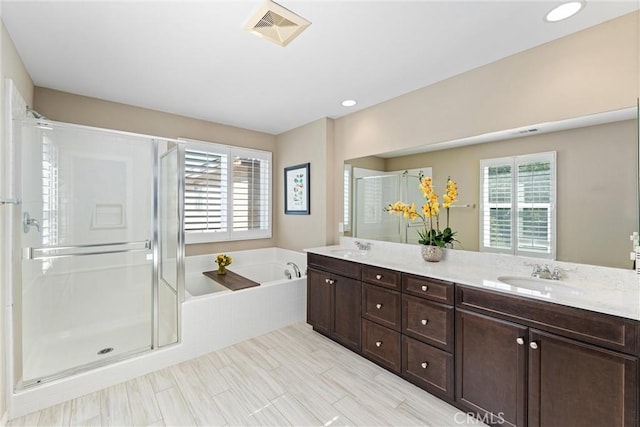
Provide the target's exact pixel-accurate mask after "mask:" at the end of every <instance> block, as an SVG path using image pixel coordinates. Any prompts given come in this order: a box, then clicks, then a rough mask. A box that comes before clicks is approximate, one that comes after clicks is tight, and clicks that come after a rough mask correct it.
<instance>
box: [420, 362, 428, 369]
mask: <svg viewBox="0 0 640 427" xmlns="http://www.w3.org/2000/svg"><path fill="white" fill-rule="evenodd" d="M420 366H422V369H427V368H428V367H429V362H422V363H421V364H420Z"/></svg>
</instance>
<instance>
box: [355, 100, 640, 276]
mask: <svg viewBox="0 0 640 427" xmlns="http://www.w3.org/2000/svg"><path fill="white" fill-rule="evenodd" d="M539 152H555V153H556V190H557V195H556V201H555V203H556V206H555V210H556V224H557V226H556V229H555V230H554V231H555V239H556V241H555V245H556V256H555V257H554V258H555V259H557V260H562V261H571V262H578V263H584V264H595V265H602V266H610V267H618V268H633V262H632V261H631V260H630V259H629V253H630V252H631V250H632V242H631V241H630V240H629V236H630V235H631V234H632V233H633V232H634V231H637V230H638V222H639V215H638V177H639V175H638V111H637V107H630V108H627V109H621V110H616V111H609V112H603V113H601V114H594V115H590V116H587V117H578V118H574V119H569V120H562V121H558V122H552V123H542V124H541V123H532V124H531V125H530V126H525V127H523V128H518V129H508V130H504V131H501V132H494V133H491V134H486V135H481V136H477V137H473V138H465V139H462V140H456V141H448V142H445V143H441V144H434V145H430V146H427V147H416V148H415V149H411V150H404V151H397V152H387V153H380V154H377V155H372V156H367V157H362V158H357V159H350V160H347V161H345V179H346V180H347V182H346V184H347V185H346V187H345V188H347V190H346V194H349V196H348V197H345V202H346V203H348V204H349V205H348V206H347V207H346V209H345V214H346V215H347V218H345V223H346V224H348V226H347V229H346V230H345V235H351V236H354V237H361V238H367V239H373V240H386V241H395V242H403V243H417V232H416V230H415V226H416V225H420V224H421V223H420V222H418V223H412V222H411V221H407V220H404V219H403V218H401V217H398V216H390V215H388V214H386V213H384V212H383V208H384V207H385V206H386V205H387V204H388V203H393V202H395V201H397V200H404V201H417V203H423V199H422V198H421V194H420V192H419V191H418V192H417V195H416V191H415V190H417V188H418V183H419V181H418V178H417V173H416V172H417V171H420V170H422V171H423V172H424V173H425V174H427V175H432V176H433V180H434V185H435V187H436V192H437V193H439V194H440V195H442V193H443V192H444V187H445V183H446V180H447V177H448V176H451V178H452V179H454V180H455V181H456V183H457V185H458V190H459V198H458V200H457V202H456V203H455V204H454V207H452V208H451V210H450V216H451V226H452V228H453V229H454V230H455V231H456V232H457V238H458V241H459V243H457V244H456V245H455V248H456V249H463V250H471V251H478V250H480V246H481V244H480V224H481V214H480V210H481V208H482V200H480V185H481V184H480V180H481V174H480V161H481V160H485V159H493V158H500V157H508V156H521V155H524V154H531V153H539ZM349 187H350V188H349ZM412 191H413V193H414V195H413V196H412V194H411V192H412ZM418 206H419V205H418ZM442 218H443V217H442V215H441V220H442Z"/></svg>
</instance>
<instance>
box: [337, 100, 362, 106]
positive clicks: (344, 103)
mask: <svg viewBox="0 0 640 427" xmlns="http://www.w3.org/2000/svg"><path fill="white" fill-rule="evenodd" d="M357 103H358V101H356V100H355V99H345V100H344V101H342V103H341V104H342V106H343V107H353V106H354V105H356V104H357Z"/></svg>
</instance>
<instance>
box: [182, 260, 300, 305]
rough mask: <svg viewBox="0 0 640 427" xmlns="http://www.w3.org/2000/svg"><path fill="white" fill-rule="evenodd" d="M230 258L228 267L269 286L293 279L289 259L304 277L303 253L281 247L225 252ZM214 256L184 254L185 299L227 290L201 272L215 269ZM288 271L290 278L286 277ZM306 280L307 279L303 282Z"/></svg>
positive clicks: (294, 276)
mask: <svg viewBox="0 0 640 427" xmlns="http://www.w3.org/2000/svg"><path fill="white" fill-rule="evenodd" d="M225 254H227V255H229V256H231V257H232V258H233V262H232V263H231V265H230V266H229V267H227V269H228V270H230V271H233V272H234V273H236V274H239V275H241V276H243V277H246V278H247V279H249V280H253V281H254V282H257V283H260V285H261V286H271V285H274V284H278V283H280V282H283V281H284V282H286V281H289V280H294V281H295V280H296V279H297V278H296V275H295V271H294V269H293V267H292V266H290V265H287V263H288V262H293V263H295V264H296V265H297V266H298V268H299V269H300V272H301V274H302V276H303V277H302V278H303V279H306V277H305V273H306V270H307V258H306V254H304V253H301V252H295V251H290V250H287V249H281V248H264V249H251V250H246V251H237V252H225ZM214 256H215V254H214V255H198V256H191V257H187V259H186V261H185V298H186V299H190V298H194V297H202V296H206V295H210V294H214V293H218V292H230V291H229V289H227V288H226V287H224V286H223V285H221V284H219V283H217V282H215V281H214V280H212V279H210V278H208V277H206V276H205V275H203V274H202V272H203V271H211V270H215V269H216V268H217V265H216V264H215V262H214ZM286 272H289V274H290V275H291V277H288V275H287V274H286ZM305 283H306V282H305Z"/></svg>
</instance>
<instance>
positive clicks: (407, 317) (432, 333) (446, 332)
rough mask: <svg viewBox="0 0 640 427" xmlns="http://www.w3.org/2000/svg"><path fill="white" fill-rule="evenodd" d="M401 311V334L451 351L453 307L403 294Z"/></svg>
mask: <svg viewBox="0 0 640 427" xmlns="http://www.w3.org/2000/svg"><path fill="white" fill-rule="evenodd" d="M402 311H403V313H404V315H403V316H402V333H403V334H406V335H409V336H411V337H413V338H415V339H418V340H421V341H424V342H426V343H429V344H431V345H434V346H436V347H439V348H441V349H443V350H447V351H453V346H454V342H453V334H454V327H453V322H454V312H453V307H451V306H448V305H444V304H438V303H435V302H432V301H427V300H423V299H421V298H416V297H412V296H409V295H403V296H402Z"/></svg>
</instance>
